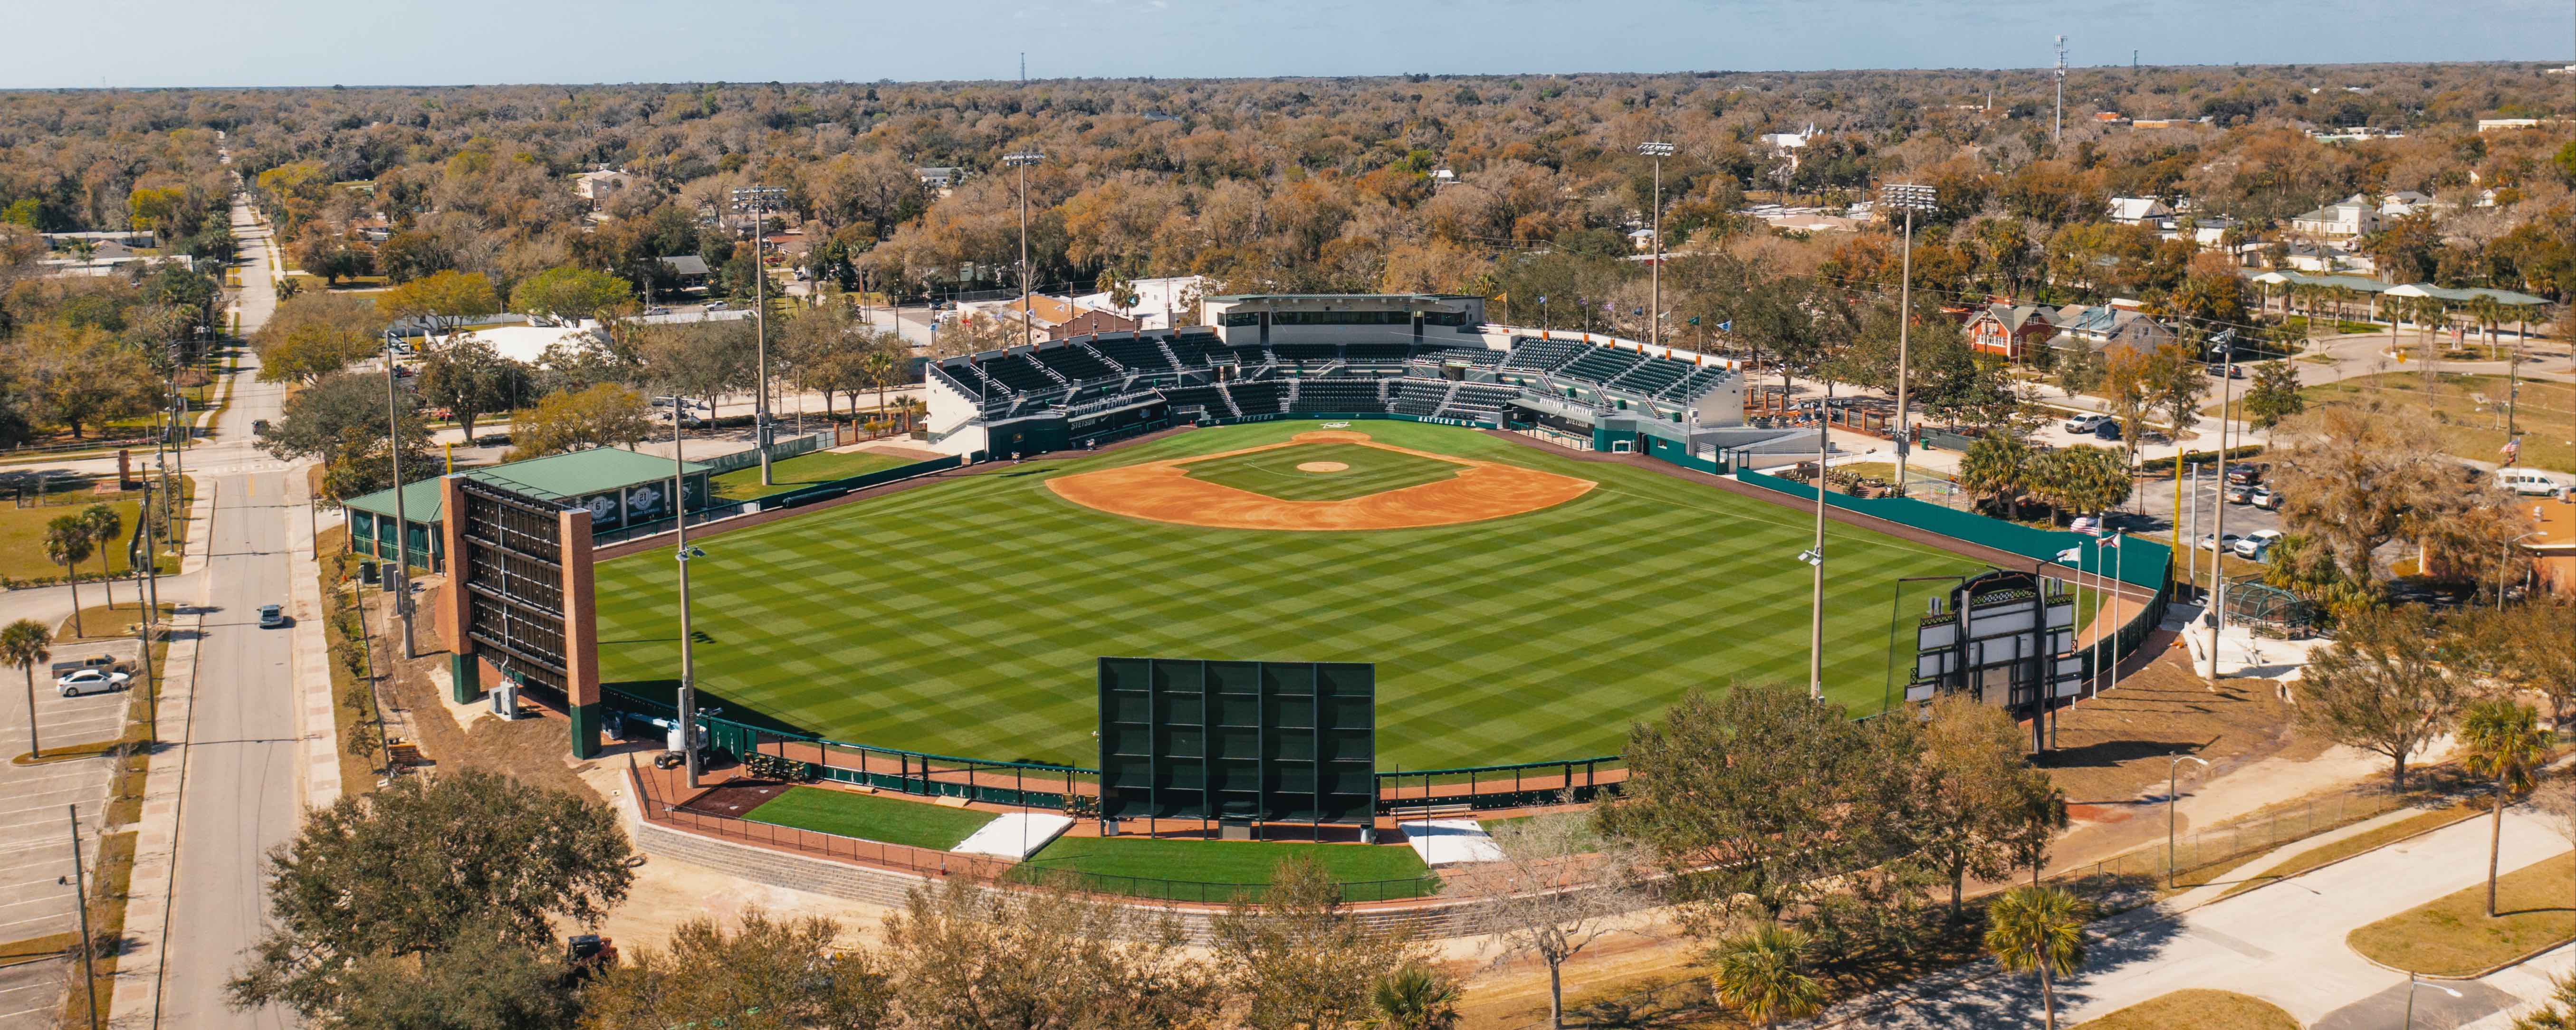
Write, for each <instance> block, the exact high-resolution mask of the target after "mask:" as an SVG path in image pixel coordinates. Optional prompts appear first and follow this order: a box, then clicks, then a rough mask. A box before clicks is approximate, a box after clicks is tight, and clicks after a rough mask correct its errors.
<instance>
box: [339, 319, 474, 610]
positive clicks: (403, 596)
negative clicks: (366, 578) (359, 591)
mask: <svg viewBox="0 0 2576 1030" xmlns="http://www.w3.org/2000/svg"><path fill="white" fill-rule="evenodd" d="M385 444H386V447H385V451H386V453H387V454H388V455H389V456H390V457H392V459H393V465H394V555H395V558H394V577H393V583H392V586H393V594H394V611H395V612H396V613H398V614H400V615H401V616H402V624H403V640H402V643H403V651H402V653H403V657H404V658H405V659H412V658H418V657H420V656H419V655H418V654H415V653H413V650H412V633H411V521H410V520H409V519H406V518H404V517H403V477H402V404H401V400H400V398H399V397H397V396H396V395H395V392H394V333H393V330H391V329H387V330H385ZM360 621H362V622H363V621H365V620H364V619H361V620H360ZM459 628H460V629H461V628H462V627H459Z"/></svg>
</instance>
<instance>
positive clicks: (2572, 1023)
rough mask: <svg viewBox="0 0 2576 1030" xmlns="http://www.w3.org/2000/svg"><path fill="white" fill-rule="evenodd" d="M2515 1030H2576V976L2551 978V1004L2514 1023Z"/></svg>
mask: <svg viewBox="0 0 2576 1030" xmlns="http://www.w3.org/2000/svg"><path fill="white" fill-rule="evenodd" d="M2513 1030H2576V975H2571V976H2553V977H2550V978H2549V1002H2548V1004H2546V1005H2543V1006H2541V1008H2540V1010H2539V1011H2537V1012H2533V1013H2532V1014H2530V1015H2527V1016H2524V1017H2522V1018H2520V1019H2517V1020H2514V1021H2513Z"/></svg>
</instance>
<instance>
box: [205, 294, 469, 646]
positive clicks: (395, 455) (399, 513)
mask: <svg viewBox="0 0 2576 1030" xmlns="http://www.w3.org/2000/svg"><path fill="white" fill-rule="evenodd" d="M421 339H422V341H423V342H424V346H423V347H422V352H423V353H427V351H428V348H427V346H426V345H425V344H426V342H427V340H428V339H429V331H428V330H426V329H423V330H422V331H421ZM394 340H395V336H394V331H393V330H392V329H391V328H388V329H386V330H385V454H386V455H387V456H388V457H390V458H392V459H393V463H394V469H393V471H394V555H395V557H394V581H393V587H394V611H395V612H396V613H397V614H400V615H401V616H402V624H403V657H404V658H406V659H410V658H418V657H420V655H418V654H416V653H414V646H413V643H412V632H411V522H410V521H409V520H407V519H406V518H405V517H404V516H403V502H402V496H403V477H402V403H401V401H400V399H399V398H397V397H396V396H395V391H394ZM164 492H165V493H166V492H167V491H164ZM376 551H377V556H378V557H382V556H383V553H384V545H383V544H381V543H379V544H378V545H377V546H376Z"/></svg>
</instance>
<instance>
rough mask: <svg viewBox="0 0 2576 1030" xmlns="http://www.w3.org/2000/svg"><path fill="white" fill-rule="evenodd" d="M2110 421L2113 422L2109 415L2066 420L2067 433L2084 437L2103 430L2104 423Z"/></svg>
mask: <svg viewBox="0 0 2576 1030" xmlns="http://www.w3.org/2000/svg"><path fill="white" fill-rule="evenodd" d="M2108 421H2111V416H2109V415H2077V416H2075V417H2074V418H2070V419H2067V420H2066V431H2067V432H2070V433H2073V434H2075V435H2077V436H2083V435H2085V434H2087V433H2090V432H2092V431H2094V430H2096V429H2100V428H2102V423H2105V422H2108Z"/></svg>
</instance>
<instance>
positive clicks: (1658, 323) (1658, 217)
mask: <svg viewBox="0 0 2576 1030" xmlns="http://www.w3.org/2000/svg"><path fill="white" fill-rule="evenodd" d="M1637 152H1638V153H1640V154H1644V155H1646V156H1647V157H1650V158H1653V159H1654V161H1655V213H1654V228H1653V230H1652V231H1653V233H1654V234H1655V235H1654V249H1653V250H1651V251H1650V252H1649V253H1650V254H1651V255H1652V256H1653V258H1654V260H1653V262H1652V263H1651V265H1650V267H1651V268H1652V269H1653V273H1652V274H1653V282H1654V301H1653V303H1654V309H1653V311H1652V312H1651V313H1652V315H1653V317H1652V318H1650V319H1648V320H1647V322H1646V324H1647V326H1648V329H1647V336H1648V338H1649V339H1651V340H1653V341H1654V343H1655V345H1656V346H1658V347H1660V346H1663V344H1664V159H1665V158H1667V157H1671V156H1672V155H1673V145H1672V144H1670V143H1640V144H1637Z"/></svg>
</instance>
